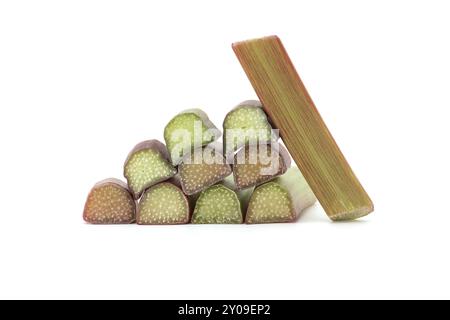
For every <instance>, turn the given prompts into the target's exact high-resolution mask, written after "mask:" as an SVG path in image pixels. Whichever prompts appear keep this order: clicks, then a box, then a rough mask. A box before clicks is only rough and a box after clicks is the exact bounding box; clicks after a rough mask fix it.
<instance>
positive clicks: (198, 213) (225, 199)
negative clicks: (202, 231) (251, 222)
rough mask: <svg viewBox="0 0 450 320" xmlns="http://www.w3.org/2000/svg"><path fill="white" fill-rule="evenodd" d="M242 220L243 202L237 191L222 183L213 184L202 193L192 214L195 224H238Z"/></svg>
mask: <svg viewBox="0 0 450 320" xmlns="http://www.w3.org/2000/svg"><path fill="white" fill-rule="evenodd" d="M242 221H243V215H242V210H241V203H240V201H239V198H238V196H237V194H236V192H234V191H233V190H231V189H230V188H227V187H225V186H224V185H222V184H217V185H214V186H211V187H209V188H207V189H206V190H204V191H203V192H202V193H201V194H200V197H199V198H198V200H197V204H196V205H195V209H194V214H193V216H192V223H194V224H238V223H242Z"/></svg>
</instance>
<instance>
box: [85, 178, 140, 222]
mask: <svg viewBox="0 0 450 320" xmlns="http://www.w3.org/2000/svg"><path fill="white" fill-rule="evenodd" d="M83 219H84V220H85V221H86V222H88V223H92V224H129V223H133V222H134V221H135V219H136V203H135V201H134V199H133V196H132V194H131V192H130V191H129V190H128V188H127V185H126V184H125V183H124V182H122V181H120V180H117V179H107V180H103V181H101V182H99V183H97V184H96V185H95V186H94V187H93V188H92V190H91V192H90V193H89V195H88V198H87V200H86V204H85V206H84V212H83Z"/></svg>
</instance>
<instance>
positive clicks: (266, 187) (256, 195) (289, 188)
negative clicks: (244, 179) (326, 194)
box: [245, 167, 316, 224]
mask: <svg viewBox="0 0 450 320" xmlns="http://www.w3.org/2000/svg"><path fill="white" fill-rule="evenodd" d="M315 202H316V197H315V196H314V194H313V192H312V191H311V189H310V187H309V185H308V183H307V182H306V180H305V178H304V177H303V176H302V174H301V173H300V170H298V168H297V167H292V168H290V169H289V170H288V171H287V172H286V174H284V175H282V176H281V177H279V178H277V179H275V180H273V181H270V182H267V183H265V184H263V185H260V186H259V187H257V188H256V189H255V191H254V192H253V194H252V196H251V198H250V203H249V205H248V209H247V215H246V221H245V222H246V223H249V224H253V223H279V222H293V221H295V220H296V219H297V218H298V216H299V215H300V213H301V211H303V210H304V209H306V208H308V207H310V206H312V205H313V204H314V203H315Z"/></svg>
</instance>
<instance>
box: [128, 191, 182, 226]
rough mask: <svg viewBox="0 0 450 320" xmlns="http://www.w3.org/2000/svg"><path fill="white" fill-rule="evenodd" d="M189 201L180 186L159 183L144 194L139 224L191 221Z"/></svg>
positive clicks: (139, 207)
mask: <svg viewBox="0 0 450 320" xmlns="http://www.w3.org/2000/svg"><path fill="white" fill-rule="evenodd" d="M189 215H190V210H189V202H188V199H187V198H186V196H185V195H184V193H183V192H182V191H181V189H180V188H178V187H177V186H175V185H174V184H172V183H169V182H162V183H159V184H157V185H155V186H153V187H151V188H149V189H148V190H147V191H145V192H144V194H143V195H142V198H141V200H140V201H139V206H138V213H137V223H138V224H184V223H188V222H189Z"/></svg>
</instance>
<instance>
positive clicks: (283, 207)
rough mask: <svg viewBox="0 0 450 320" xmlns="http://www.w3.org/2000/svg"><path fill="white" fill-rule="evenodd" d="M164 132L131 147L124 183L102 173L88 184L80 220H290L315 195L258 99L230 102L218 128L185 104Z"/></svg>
mask: <svg viewBox="0 0 450 320" xmlns="http://www.w3.org/2000/svg"><path fill="white" fill-rule="evenodd" d="M222 137H223V139H222V143H220V142H219V141H220V139H221V138H222ZM164 138H165V143H166V144H163V143H162V142H160V141H158V140H148V141H144V142H141V143H139V144H138V145H136V146H135V147H134V148H133V149H132V150H131V152H130V153H129V155H128V157H127V159H126V161H125V164H124V176H125V178H126V180H127V183H124V182H122V181H120V180H117V179H107V180H104V181H101V182H99V183H97V184H96V185H95V186H94V187H93V189H92V190H91V192H90V193H89V196H88V199H87V201H86V205H85V209H84V214H83V217H84V220H85V221H86V222H88V223H93V224H128V223H134V222H136V223H137V224H140V225H164V224H186V223H194V224H240V223H243V222H246V223H249V224H256V223H277V222H292V221H295V220H296V219H297V218H298V216H299V214H300V212H301V211H302V210H303V209H305V208H307V207H309V206H311V205H312V204H314V202H315V201H316V198H315V197H314V194H313V192H312V191H311V189H310V188H309V186H308V184H307V182H306V181H305V179H304V178H303V176H302V175H301V173H300V171H299V169H298V168H297V167H291V157H290V155H289V153H288V151H287V150H286V149H285V148H284V147H283V145H282V144H280V143H279V136H278V134H277V130H274V129H273V128H272V126H271V124H270V121H269V119H268V117H267V115H266V113H265V112H264V110H263V108H262V105H261V103H260V102H259V101H245V102H243V103H241V104H239V105H238V106H237V107H235V108H234V109H233V110H231V111H230V112H229V113H228V114H227V115H226V117H225V120H224V122H223V135H222V133H221V131H220V130H219V129H217V127H216V126H215V125H214V124H213V123H212V122H211V121H210V120H209V118H208V116H207V115H206V113H205V112H203V111H202V110H199V109H191V110H186V111H183V112H182V113H180V114H178V115H176V116H175V117H174V118H173V119H172V120H170V122H169V123H168V124H167V126H166V127H165V130H164Z"/></svg>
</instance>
